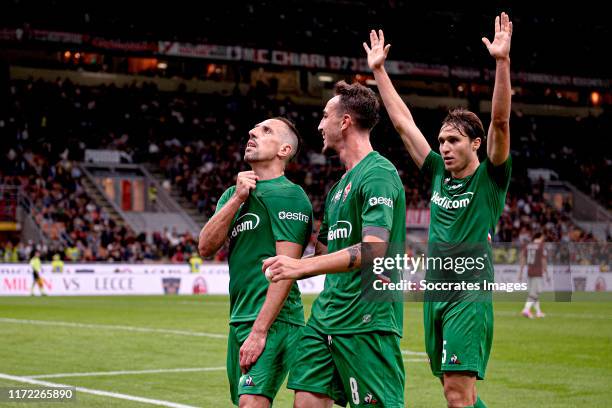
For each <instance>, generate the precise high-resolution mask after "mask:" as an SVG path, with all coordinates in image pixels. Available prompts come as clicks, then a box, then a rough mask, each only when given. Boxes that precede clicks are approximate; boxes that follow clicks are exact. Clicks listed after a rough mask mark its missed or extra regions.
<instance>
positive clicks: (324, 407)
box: [293, 391, 334, 408]
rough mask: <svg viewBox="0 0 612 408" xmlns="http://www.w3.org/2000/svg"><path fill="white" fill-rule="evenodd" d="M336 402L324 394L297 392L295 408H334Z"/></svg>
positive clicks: (294, 402)
mask: <svg viewBox="0 0 612 408" xmlns="http://www.w3.org/2000/svg"><path fill="white" fill-rule="evenodd" d="M333 406H334V401H333V400H332V399H331V398H329V397H328V396H327V395H324V394H317V393H312V392H304V391H297V392H296V393H295V400H294V401H293V408H332V407H333Z"/></svg>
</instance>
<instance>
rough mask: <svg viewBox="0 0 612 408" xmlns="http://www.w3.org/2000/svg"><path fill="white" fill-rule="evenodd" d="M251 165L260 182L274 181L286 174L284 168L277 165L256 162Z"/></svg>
mask: <svg viewBox="0 0 612 408" xmlns="http://www.w3.org/2000/svg"><path fill="white" fill-rule="evenodd" d="M250 165H251V169H253V171H254V172H255V174H256V175H257V177H258V180H259V181H263V180H272V179H275V178H278V177H280V176H282V175H283V174H285V171H284V168H282V167H278V166H277V165H276V163H269V162H256V163H250Z"/></svg>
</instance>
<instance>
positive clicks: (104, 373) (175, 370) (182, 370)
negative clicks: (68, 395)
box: [24, 367, 225, 378]
mask: <svg viewBox="0 0 612 408" xmlns="http://www.w3.org/2000/svg"><path fill="white" fill-rule="evenodd" d="M222 370H225V367H193V368H165V369H164V368H160V369H157V370H140V371H98V372H92V373H58V374H41V375H26V376H24V377H26V378H62V377H99V376H112V375H138V374H160V373H192V372H198V371H222Z"/></svg>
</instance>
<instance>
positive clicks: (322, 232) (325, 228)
mask: <svg viewBox="0 0 612 408" xmlns="http://www.w3.org/2000/svg"><path fill="white" fill-rule="evenodd" d="M328 232H329V222H328V221H327V211H325V213H324V214H323V221H321V227H320V228H319V234H318V235H317V241H319V242H320V243H322V244H323V245H325V246H327V233H328Z"/></svg>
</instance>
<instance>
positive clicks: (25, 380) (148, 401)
mask: <svg viewBox="0 0 612 408" xmlns="http://www.w3.org/2000/svg"><path fill="white" fill-rule="evenodd" d="M0 378H2V379H5V380H11V381H16V382H21V383H27V384H34V385H42V386H45V387H70V388H73V387H72V386H71V385H66V384H59V383H52V382H48V381H40V380H34V379H32V378H26V377H18V376H15V375H9V374H3V373H0ZM74 388H75V389H76V390H77V391H78V392H83V393H85V394H92V395H99V396H102V397H111V398H118V399H123V400H128V401H136V402H142V403H144V404H151V405H159V406H162V407H170V408H197V407H194V406H193V405H184V404H177V403H176V402H170V401H163V400H156V399H151V398H143V397H136V396H134V395H127V394H120V393H118V392H109V391H102V390H94V389H91V388H85V387H74Z"/></svg>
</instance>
